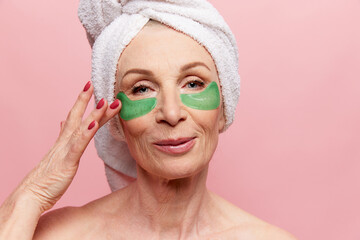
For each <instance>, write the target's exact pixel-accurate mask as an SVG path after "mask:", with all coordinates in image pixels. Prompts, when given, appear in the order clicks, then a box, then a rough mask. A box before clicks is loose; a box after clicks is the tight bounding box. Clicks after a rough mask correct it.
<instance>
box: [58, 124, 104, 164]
mask: <svg viewBox="0 0 360 240" xmlns="http://www.w3.org/2000/svg"><path fill="white" fill-rule="evenodd" d="M98 129H99V123H98V122H97V121H96V120H93V121H92V122H90V124H89V125H88V126H87V127H86V128H85V129H83V130H82V131H81V132H80V134H79V135H78V136H76V141H75V138H72V139H71V140H70V141H69V143H68V149H69V150H68V153H67V155H66V157H65V163H67V164H69V165H70V167H74V166H75V167H76V166H77V165H78V164H79V160H80V158H81V156H82V154H83V153H84V151H85V149H86V147H87V146H88V144H89V142H90V140H91V139H92V138H93V137H94V135H95V133H96V131H97V130H98Z"/></svg>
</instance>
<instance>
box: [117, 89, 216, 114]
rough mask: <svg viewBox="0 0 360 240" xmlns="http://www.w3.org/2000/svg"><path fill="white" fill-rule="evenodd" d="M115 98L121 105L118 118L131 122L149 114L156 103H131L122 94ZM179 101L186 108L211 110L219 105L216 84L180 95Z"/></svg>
mask: <svg viewBox="0 0 360 240" xmlns="http://www.w3.org/2000/svg"><path fill="white" fill-rule="evenodd" d="M116 98H117V99H119V100H120V101H121V103H122V107H121V111H120V117H121V118H122V119H124V120H131V119H134V118H137V117H141V116H143V115H145V114H147V113H149V112H151V110H153V109H154V108H155V106H156V103H157V100H156V98H145V99H140V100H134V101H132V100H130V99H129V98H128V97H127V96H126V95H125V93H123V92H119V93H118V94H117V95H116ZM180 99H181V102H182V103H183V104H184V105H185V106H187V107H190V108H193V109H197V110H213V109H216V108H217V107H219V105H220V92H219V88H218V85H217V84H216V82H211V83H210V84H209V86H207V87H206V88H205V90H204V91H202V92H199V93H190V94H180Z"/></svg>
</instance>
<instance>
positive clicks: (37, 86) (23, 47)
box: [0, 0, 360, 240]
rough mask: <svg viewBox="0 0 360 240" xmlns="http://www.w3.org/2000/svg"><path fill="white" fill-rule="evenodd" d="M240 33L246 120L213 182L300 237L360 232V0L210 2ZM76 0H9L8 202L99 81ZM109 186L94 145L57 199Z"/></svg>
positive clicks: (0, 44)
mask: <svg viewBox="0 0 360 240" xmlns="http://www.w3.org/2000/svg"><path fill="white" fill-rule="evenodd" d="M211 2H212V3H213V4H214V5H215V6H216V7H217V8H218V10H219V11H220V12H221V13H222V15H223V16H224V18H225V19H226V20H227V22H228V23H229V25H230V27H231V28H232V30H233V32H234V34H235V35H236V38H237V41H238V45H239V54H240V70H239V72H240V74H241V77H242V87H241V97H240V101H239V105H238V109H237V114H236V121H235V123H234V124H233V126H232V127H231V128H230V130H229V131H227V132H226V133H224V134H222V136H221V139H220V143H219V148H218V150H217V152H216V154H215V156H214V159H213V162H212V165H211V170H210V173H209V180H208V186H209V188H210V189H212V190H213V191H215V192H217V193H218V194H220V195H221V196H223V197H224V198H226V199H228V200H229V201H231V202H233V203H234V204H236V205H237V206H239V207H241V208H242V209H245V210H246V211H248V212H250V213H252V214H254V215H256V216H258V217H259V218H262V219H264V220H266V221H268V222H270V223H273V224H275V225H278V226H280V227H282V228H285V229H286V230H288V231H289V232H291V233H293V234H294V235H295V236H297V237H298V238H299V239H327V240H331V239H334V240H335V239H351V240H352V239H353V240H355V239H360V204H359V203H360V174H359V169H360V161H359V160H360V124H359V123H360V1H359V0H327V1H322V0H305V1H288V0H271V1H270V0H251V1H245V0H240V1H239V0H221V1H220V0H212V1H211ZM77 4H78V3H77V1H54V0H39V1H36V2H34V1H11V0H0V79H1V88H0V109H1V118H0V129H1V134H0V151H1V160H0V189H1V190H0V202H2V201H3V200H4V199H5V198H6V196H7V195H8V194H10V192H11V191H12V189H14V188H15V186H16V185H17V184H18V183H19V182H20V181H21V179H22V178H23V177H24V176H25V175H26V173H27V172H29V171H30V170H31V169H32V168H33V167H34V166H35V165H36V163H37V162H38V161H39V160H40V159H41V158H42V156H43V155H44V154H45V153H46V152H47V151H48V149H49V148H50V147H51V146H52V144H53V143H54V141H55V139H56V137H57V134H58V131H59V123H60V121H61V120H63V119H65V117H66V115H67V112H68V110H69V109H70V107H71V106H72V104H73V102H74V100H75V99H76V96H77V94H78V92H79V91H81V89H82V88H83V86H84V84H85V83H86V82H87V81H88V80H89V79H90V47H89V45H88V43H87V40H86V37H85V33H84V30H83V29H82V26H81V24H80V23H79V21H78V19H77ZM107 193H109V187H108V185H107V183H106V180H105V176H104V171H103V165H102V162H101V161H100V160H99V158H98V157H97V155H96V151H95V148H94V144H93V143H91V144H90V146H89V148H88V149H87V151H86V152H85V154H84V156H83V158H82V163H81V166H80V169H79V172H78V174H77V176H76V178H75V180H74V182H73V184H72V185H71V187H70V189H69V190H68V191H67V193H66V194H65V195H64V197H63V198H62V199H61V200H60V201H59V202H58V204H57V205H56V207H62V206H65V205H76V206H79V205H82V204H85V203H87V202H89V201H90V200H93V199H95V198H98V197H100V196H102V195H105V194H107Z"/></svg>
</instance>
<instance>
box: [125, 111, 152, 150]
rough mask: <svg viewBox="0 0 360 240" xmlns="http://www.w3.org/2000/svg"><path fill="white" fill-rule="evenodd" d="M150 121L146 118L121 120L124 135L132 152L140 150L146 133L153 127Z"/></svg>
mask: <svg viewBox="0 0 360 240" xmlns="http://www.w3.org/2000/svg"><path fill="white" fill-rule="evenodd" d="M149 122H150V121H149V120H148V119H147V118H146V117H145V116H144V117H140V118H135V119H132V120H129V121H125V120H123V119H121V126H122V128H123V130H124V135H125V138H126V141H127V143H128V146H129V148H130V151H132V150H134V149H135V148H138V146H139V145H141V144H142V142H143V140H144V136H146V134H145V133H146V132H147V131H149V129H150V128H151V126H149Z"/></svg>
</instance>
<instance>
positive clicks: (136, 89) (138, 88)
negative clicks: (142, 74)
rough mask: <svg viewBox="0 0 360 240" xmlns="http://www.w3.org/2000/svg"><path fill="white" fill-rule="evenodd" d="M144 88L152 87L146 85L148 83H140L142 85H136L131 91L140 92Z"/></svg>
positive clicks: (133, 92)
mask: <svg viewBox="0 0 360 240" xmlns="http://www.w3.org/2000/svg"><path fill="white" fill-rule="evenodd" d="M142 88H146V89H149V88H150V87H149V86H146V85H144V84H140V85H137V86H134V87H133V88H132V89H131V92H132V94H138V93H139V90H140V89H142Z"/></svg>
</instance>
